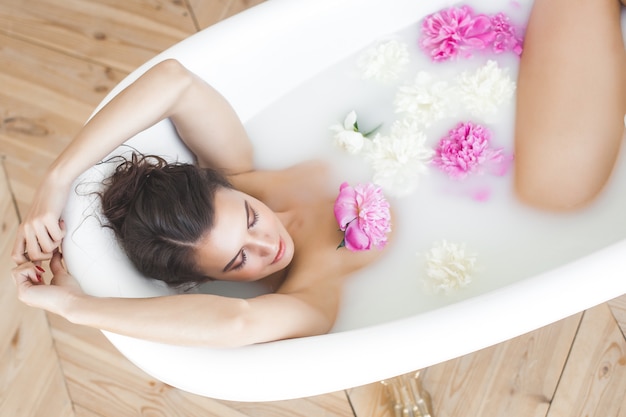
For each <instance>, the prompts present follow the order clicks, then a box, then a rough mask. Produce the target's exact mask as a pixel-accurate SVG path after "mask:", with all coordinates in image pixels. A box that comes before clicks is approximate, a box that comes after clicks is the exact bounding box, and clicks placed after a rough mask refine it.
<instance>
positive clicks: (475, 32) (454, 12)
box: [420, 6, 495, 61]
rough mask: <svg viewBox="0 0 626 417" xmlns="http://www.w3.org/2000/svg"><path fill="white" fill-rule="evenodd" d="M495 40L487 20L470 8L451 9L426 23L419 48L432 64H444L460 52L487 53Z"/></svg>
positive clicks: (467, 54)
mask: <svg viewBox="0 0 626 417" xmlns="http://www.w3.org/2000/svg"><path fill="white" fill-rule="evenodd" d="M494 38H495V33H494V31H493V30H492V28H491V20H490V18H489V17H488V16H486V15H484V14H475V13H474V12H473V11H472V9H471V8H470V7H468V6H461V7H450V8H449V9H444V10H441V11H439V12H437V13H434V14H431V15H429V16H427V17H426V18H425V19H424V22H423V23H422V39H421V40H420V46H421V47H422V48H423V49H424V50H425V51H426V52H427V53H429V54H430V57H431V59H432V60H433V61H445V60H448V59H450V58H453V57H455V56H456V55H457V54H459V53H460V52H464V55H465V56H470V55H471V53H470V52H469V51H470V50H472V49H484V48H486V47H488V46H489V45H490V44H491V42H493V40H494Z"/></svg>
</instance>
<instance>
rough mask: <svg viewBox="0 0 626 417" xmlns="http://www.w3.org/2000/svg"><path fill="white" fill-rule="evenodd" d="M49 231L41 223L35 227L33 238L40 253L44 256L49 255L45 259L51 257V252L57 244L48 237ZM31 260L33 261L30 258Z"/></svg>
mask: <svg viewBox="0 0 626 417" xmlns="http://www.w3.org/2000/svg"><path fill="white" fill-rule="evenodd" d="M57 227H58V225H57ZM49 230H50V229H48V227H47V226H46V225H45V224H43V223H42V224H38V225H36V226H35V236H36V237H37V244H38V245H39V247H40V248H41V253H42V254H46V255H48V254H49V255H48V256H47V258H46V259H48V258H50V256H52V255H51V254H52V251H53V250H54V249H56V247H57V246H58V243H57V242H55V241H54V240H53V239H52V237H51V236H50V233H49ZM29 252H30V250H29ZM31 259H33V257H32V256H31ZM37 259H39V258H37Z"/></svg>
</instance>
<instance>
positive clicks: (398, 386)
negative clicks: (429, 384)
mask: <svg viewBox="0 0 626 417" xmlns="http://www.w3.org/2000/svg"><path fill="white" fill-rule="evenodd" d="M421 373H422V371H417V372H415V373H412V374H406V375H400V376H397V377H395V378H391V379H386V380H384V381H380V382H381V384H382V385H383V386H384V387H385V391H386V393H387V397H388V398H389V404H390V406H391V408H392V410H393V417H433V414H432V403H431V400H430V395H429V394H428V392H426V391H425V390H424V387H423V386H422V378H421Z"/></svg>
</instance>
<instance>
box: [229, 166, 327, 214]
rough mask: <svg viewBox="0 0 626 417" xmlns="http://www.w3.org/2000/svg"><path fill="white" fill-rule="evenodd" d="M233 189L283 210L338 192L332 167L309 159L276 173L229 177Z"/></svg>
mask: <svg viewBox="0 0 626 417" xmlns="http://www.w3.org/2000/svg"><path fill="white" fill-rule="evenodd" d="M229 180H230V181H231V183H232V184H233V186H234V187H235V188H236V189H238V190H240V191H242V192H244V193H246V194H250V195H252V196H253V197H255V198H257V199H259V200H261V201H263V202H264V203H265V204H267V205H268V207H270V208H271V209H272V210H275V211H284V210H288V209H290V208H292V207H294V206H299V205H309V204H313V203H316V202H318V201H320V200H321V199H328V198H331V197H332V195H333V193H336V190H338V181H337V180H335V179H333V175H332V168H331V167H330V165H329V164H328V163H326V162H324V161H321V160H311V161H306V162H302V163H299V164H296V165H292V166H290V167H288V168H285V169H280V170H255V171H250V172H247V173H243V174H238V175H233V176H230V177H229Z"/></svg>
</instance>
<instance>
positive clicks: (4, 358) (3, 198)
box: [0, 159, 74, 417]
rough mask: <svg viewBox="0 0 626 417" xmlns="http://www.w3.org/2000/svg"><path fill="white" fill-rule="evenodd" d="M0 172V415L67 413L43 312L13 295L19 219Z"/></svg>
mask: <svg viewBox="0 0 626 417" xmlns="http://www.w3.org/2000/svg"><path fill="white" fill-rule="evenodd" d="M2 163H3V160H1V159H0V164H2ZM4 172H5V171H4V169H3V167H2V166H0V225H1V227H0V305H1V306H2V314H1V315H0V416H7V417H8V416H11V417H21V416H24V417H27V416H59V417H70V416H73V415H74V414H73V410H72V402H71V400H70V398H69V395H68V393H67V390H66V389H65V383H64V376H63V374H62V372H61V368H60V366H59V361H58V358H57V356H56V352H55V350H54V346H53V342H52V337H51V334H50V329H49V327H48V323H47V321H46V318H45V314H44V313H43V312H42V311H40V310H35V309H33V308H30V307H26V306H25V305H23V304H22V303H20V302H19V301H18V300H17V296H16V291H15V285H14V284H13V282H12V279H11V276H10V270H11V268H12V265H13V262H12V261H11V259H10V248H11V247H12V245H13V239H14V236H15V231H16V229H17V225H18V221H17V215H16V211H15V207H14V206H13V201H12V200H13V199H12V196H11V192H10V189H9V186H8V181H7V178H6V177H5V175H4Z"/></svg>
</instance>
